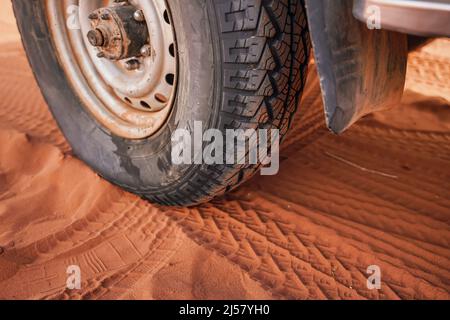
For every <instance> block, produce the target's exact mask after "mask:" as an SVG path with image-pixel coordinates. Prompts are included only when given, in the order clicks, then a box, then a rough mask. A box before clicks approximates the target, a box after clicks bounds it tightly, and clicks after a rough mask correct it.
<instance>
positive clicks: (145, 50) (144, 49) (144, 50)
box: [141, 44, 152, 57]
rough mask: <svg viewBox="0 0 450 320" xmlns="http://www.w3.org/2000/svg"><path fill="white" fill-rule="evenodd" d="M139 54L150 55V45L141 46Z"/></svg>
mask: <svg viewBox="0 0 450 320" xmlns="http://www.w3.org/2000/svg"><path fill="white" fill-rule="evenodd" d="M141 55H142V56H143V57H150V56H151V55H152V47H151V46H150V45H148V44H146V45H145V46H143V47H142V48H141Z"/></svg>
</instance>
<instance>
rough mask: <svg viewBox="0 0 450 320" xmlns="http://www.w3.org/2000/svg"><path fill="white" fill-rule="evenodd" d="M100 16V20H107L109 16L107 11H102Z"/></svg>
mask: <svg viewBox="0 0 450 320" xmlns="http://www.w3.org/2000/svg"><path fill="white" fill-rule="evenodd" d="M101 18H102V20H109V18H110V16H109V14H108V13H103V14H102V15H101Z"/></svg>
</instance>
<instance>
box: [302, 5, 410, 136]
mask: <svg viewBox="0 0 450 320" xmlns="http://www.w3.org/2000/svg"><path fill="white" fill-rule="evenodd" d="M306 8H307V14H308V21H309V27H310V32H311V38H312V43H313V47H314V54H315V61H316V64H317V68H318V71H319V77H320V83H321V88H322V95H323V101H324V105H325V113H326V118H327V124H328V127H329V128H330V130H331V131H333V132H335V133H342V132H343V131H345V130H346V129H347V128H349V127H350V126H351V125H352V124H353V123H355V122H356V121H357V120H358V119H360V118H361V117H363V116H365V115H367V114H369V113H372V112H374V111H378V110H383V109H386V108H389V107H390V106H392V105H394V104H396V103H398V102H399V101H400V100H401V97H402V94H403V90H404V85H405V76H406V65H407V57H408V48H407V47H408V45H407V36H406V35H404V34H400V33H396V32H391V31H385V30H369V28H368V27H367V26H366V25H365V24H364V23H362V22H360V21H358V20H357V19H356V18H354V17H353V14H352V10H353V1H351V0H306Z"/></svg>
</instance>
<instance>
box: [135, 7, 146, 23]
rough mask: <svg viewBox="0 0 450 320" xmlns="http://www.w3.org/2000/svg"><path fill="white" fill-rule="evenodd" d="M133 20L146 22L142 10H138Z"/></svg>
mask: <svg viewBox="0 0 450 320" xmlns="http://www.w3.org/2000/svg"><path fill="white" fill-rule="evenodd" d="M133 18H134V20H136V21H138V22H144V21H145V16H144V12H143V11H142V10H136V11H135V12H134V14H133Z"/></svg>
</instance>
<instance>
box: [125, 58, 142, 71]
mask: <svg viewBox="0 0 450 320" xmlns="http://www.w3.org/2000/svg"><path fill="white" fill-rule="evenodd" d="M140 66H141V63H140V62H139V60H137V59H131V60H128V61H127V62H126V63H125V67H126V68H127V70H128V71H132V70H136V69H139V67H140Z"/></svg>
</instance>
